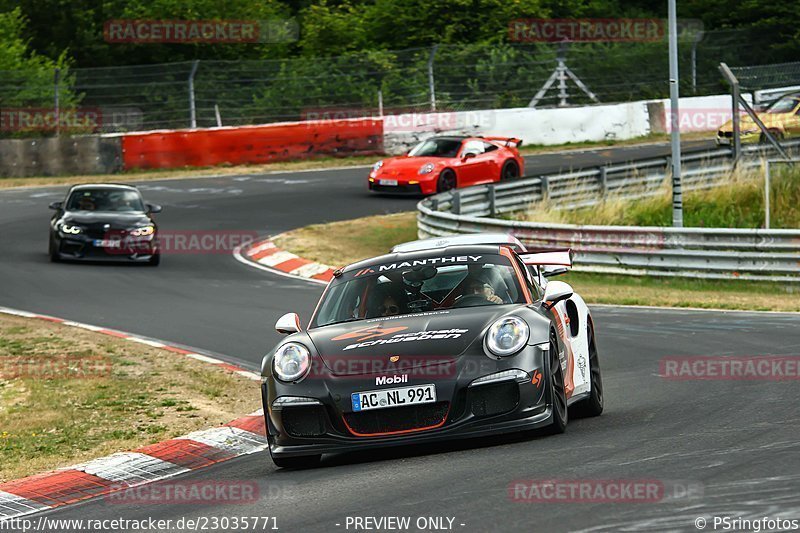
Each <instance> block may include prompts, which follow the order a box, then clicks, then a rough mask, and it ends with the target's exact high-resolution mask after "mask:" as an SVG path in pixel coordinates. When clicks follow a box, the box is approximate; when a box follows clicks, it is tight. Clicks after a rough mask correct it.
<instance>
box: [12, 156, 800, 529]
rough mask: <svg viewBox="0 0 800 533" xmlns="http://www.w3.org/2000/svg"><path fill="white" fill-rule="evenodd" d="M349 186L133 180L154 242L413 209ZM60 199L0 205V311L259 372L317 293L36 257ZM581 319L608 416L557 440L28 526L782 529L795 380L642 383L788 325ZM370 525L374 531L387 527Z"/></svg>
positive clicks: (305, 178) (353, 465)
mask: <svg viewBox="0 0 800 533" xmlns="http://www.w3.org/2000/svg"><path fill="white" fill-rule="evenodd" d="M694 144H695V145H696V146H700V147H703V148H707V147H708V146H707V144H701V143H694ZM668 151H669V147H668V146H667V145H647V146H631V147H621V148H609V149H602V150H592V151H580V152H571V153H568V154H542V155H536V156H528V157H527V158H526V164H527V169H526V170H527V173H528V174H535V173H546V172H555V171H557V170H559V169H567V168H570V167H573V168H576V167H580V166H588V165H595V164H602V163H612V162H624V161H627V160H630V159H634V158H644V157H656V156H662V155H665V154H666V153H668ZM366 173H367V169H366V168H340V169H335V170H319V171H307V172H294V173H269V174H260V175H241V176H226V177H210V178H194V179H181V180H176V179H172V180H163V181H145V182H140V183H138V186H139V187H140V189H141V190H142V193H143V195H144V196H145V199H146V200H147V201H150V202H153V203H158V204H161V205H163V207H164V211H163V213H161V214H159V215H158V221H159V225H160V228H161V230H162V231H175V232H210V231H213V232H232V233H235V232H239V233H249V234H257V235H259V236H268V235H274V234H278V233H281V232H284V231H287V230H290V229H294V228H297V227H300V226H305V225H308V224H314V223H322V222H330V221H336V220H345V219H350V218H356V217H361V216H367V215H374V214H381V213H392V212H400V211H411V210H413V209H414V208H415V205H416V202H417V199H413V198H389V197H380V196H372V195H370V194H369V193H368V192H367V190H366V184H365V181H366V177H365V176H366ZM120 181H124V176H121V177H120ZM65 190H66V187H64V186H56V187H32V188H25V189H9V190H4V191H1V192H0V250H2V255H3V260H2V261H0V306H7V307H11V308H15V309H22V310H25V311H30V312H34V313H41V314H47V315H54V316H59V317H62V318H65V319H69V320H75V321H81V322H85V323H89V324H94V325H98V326H102V327H107V328H112V329H118V330H122V331H127V332H131V333H134V334H138V335H143V336H148V337H152V338H156V339H163V340H165V341H168V342H171V343H176V344H179V345H184V346H187V347H194V348H197V349H201V350H203V351H205V352H212V353H215V354H218V356H219V357H220V358H222V359H225V360H226V361H229V362H232V363H235V364H237V365H240V366H242V367H245V368H248V369H251V370H258V367H259V365H260V361H261V358H262V356H263V354H264V353H266V352H267V351H268V350H269V349H270V348H271V347H272V346H273V345H274V344H275V343H276V342H277V341H278V340H279V338H280V337H279V335H278V334H277V333H276V332H275V331H274V329H273V325H274V323H275V320H276V319H277V318H278V317H279V316H280V315H282V314H283V313H285V312H288V311H295V312H297V313H299V314H300V316H301V318H302V319H303V320H307V319H308V317H309V316H310V314H311V312H312V310H313V307H314V305H315V304H316V301H317V299H318V298H319V296H320V294H321V292H322V289H323V287H322V286H321V285H318V284H312V283H308V282H305V281H301V280H295V279H290V278H286V277H283V276H279V275H275V274H271V273H269V272H264V271H261V270H257V269H254V268H250V267H248V266H247V265H244V264H242V263H240V262H238V261H236V260H235V258H234V257H233V256H232V255H231V254H230V253H228V252H224V253H200V254H192V253H185V254H180V253H178V254H169V255H165V256H164V257H163V261H162V264H161V266H159V267H158V268H149V267H142V266H138V265H131V266H128V265H121V266H120V265H94V264H68V263H63V264H53V263H50V262H49V260H48V257H47V254H46V251H47V230H48V218H49V215H50V212H49V211H48V210H47V205H48V203H50V202H52V201H56V200H60V199H62V198H63V194H64V191H65ZM590 307H591V308H592V312H593V316H594V318H595V323H596V330H597V340H598V344H599V353H600V358H601V359H600V361H601V366H602V368H603V379H604V384H605V402H606V410H605V412H604V414H603V415H602V416H601V417H599V418H594V419H584V420H573V421H571V422H570V426H569V428H568V430H567V432H566V433H565V434H563V435H558V436H553V437H542V436H531V435H523V436H520V437H502V438H500V437H497V438H494V439H482V440H480V441H468V442H454V443H448V444H446V445H436V446H420V447H404V448H402V449H389V450H382V451H376V452H373V453H359V454H343V455H335V456H329V457H325V458H324V460H323V463H322V466H321V467H319V468H316V469H312V470H300V471H290V470H278V469H276V468H275V467H274V465H273V464H272V462H271V460H270V458H269V456H268V454H267V453H266V452H264V453H258V454H254V455H249V456H245V457H241V458H238V459H234V460H231V461H229V462H226V463H223V464H219V465H216V466H212V467H209V468H206V469H203V470H199V471H197V472H193V473H189V474H186V475H184V476H183V477H181V478H179V479H184V480H187V481H208V480H214V481H226V482H227V481H230V482H236V481H247V482H251V483H252V482H256V483H257V484H258V486H259V489H260V490H259V491H258V494H259V496H258V498H257V500H256V501H255V502H249V503H246V504H244V503H236V502H233V503H231V502H225V501H219V502H204V504H203V505H190V504H186V505H167V504H163V503H162V504H153V505H147V504H143V503H141V502H139V503H135V504H128V503H119V502H114V501H111V500H109V499H107V498H96V499H93V500H89V501H86V502H83V503H80V504H76V505H73V506H68V507H64V508H59V509H56V510H53V511H48V512H46V513H44V515H46V516H47V517H48V518H49V519H72V518H74V519H109V518H122V519H130V520H142V519H146V518H154V519H169V520H172V521H173V522H172V523H173V524H177V523H178V522H177V521H178V520H179V519H181V518H184V519H185V518H199V517H207V518H222V517H244V516H249V517H272V518H274V521H270V522H269V528H271V527H272V526H273V524H274V525H276V526H277V527H278V528H279V529H280V530H282V531H289V532H295V531H297V532H310V531H337V530H341V531H356V530H358V531H364V530H365V529H364V528H360V529H355V528H354V524H355V522H354V521H353V518H354V517H361V518H364V517H375V518H380V517H410V518H411V524H412V525H413V526H414V527H412V528H411V530H412V531H415V530H416V529H415V527H416V526H417V524H418V523H417V519H418V518H420V517H425V518H427V517H431V518H439V519H441V520H440V521H439V522H434V521H433V520H431V521H428V522H425V524H426V525H427V527H428V529H427V530H430V529H432V528H433V526H432V525H431V524H439V525H441V527H447V528H449V529H450V530H456V531H575V530H593V531H624V530H653V531H663V530H685V531H697V530H698V529H697V526H696V519H697V518H698V517H703V518H704V519H706V520H708V522H707V523H708V525H707V527H706V529H707V530H713V522H712V521H713V518H714V517H715V516H716V517H727V518H729V519H734V518H749V519H757V518H758V519H760V518H762V517H768V518H778V517H783V518H800V502H798V500H797V493H798V487H800V441H798V439H797V437H796V434H797V427H798V424H799V423H800V415H799V414H798V411H797V409H796V407H795V406H796V405H797V398H798V381H797V380H785V381H763V380H712V381H698V380H671V379H664V378H663V377H661V376H660V375H659V372H660V365H661V364H662V360H663V358H665V357H700V356H762V355H784V356H785V355H794V356H796V355H797V354H798V353H800V315H792V314H778V313H746V312H713V311H690V310H671V309H670V310H666V309H664V310H659V309H649V308H647V309H645V308H624V307H606V306H596V307H592V306H590ZM258 394H259V391H258V388H257V386H256V385H255V384H254V386H253V395H254V396H257V395H258ZM243 414H244V413H243ZM525 480H622V481H624V480H628V481H639V482H652V483H655V484H656V485H657V486H659V487H663V488H662V489H659V490H661V491H662V492H661V493H659V497H658V498H655V499H653V498H651V499H650V500H648V501H630V502H624V503H619V502H617V503H609V502H603V501H594V502H575V501H567V500H565V499H559V500H557V501H531V500H530V498H528V499H526V498H525V497H524V496H522V495H521V494H520V493H518V492H516V491H515V490H514V487H515V486H516V485H515V483H518V482H519V481H525ZM682 489H686V490H682ZM348 517H349V518H348ZM33 519H34V520H36V515H33ZM361 524H362V525H364V524H365V522H361ZM371 524H372V525H376V523H371ZM228 529H229V530H233V529H231V528H228ZM174 530H175V531H178V530H179V529H177V526H175V528H174ZM250 530H252V528H251V529H250ZM259 530H261V529H259ZM381 530H390V529H389V528H388V527H387V523H385V522H384V526H383V527H382V528H381ZM717 530H720V529H719V528H718V529H717Z"/></svg>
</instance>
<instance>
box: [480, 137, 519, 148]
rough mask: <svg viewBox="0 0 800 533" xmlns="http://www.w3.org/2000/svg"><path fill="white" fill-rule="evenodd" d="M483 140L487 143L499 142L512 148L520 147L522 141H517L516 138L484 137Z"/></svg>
mask: <svg viewBox="0 0 800 533" xmlns="http://www.w3.org/2000/svg"><path fill="white" fill-rule="evenodd" d="M484 139H486V140H489V141H499V142H504V143H506V146H512V145H513V147H514V148H519V147H520V146H522V139H518V138H517V137H484Z"/></svg>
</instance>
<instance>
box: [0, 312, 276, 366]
mask: <svg viewBox="0 0 800 533" xmlns="http://www.w3.org/2000/svg"><path fill="white" fill-rule="evenodd" d="M0 313H2V314H6V315H14V316H21V317H25V318H36V319H39V320H46V321H48V322H55V323H56V324H62V325H64V326H70V327H75V328H81V329H86V330H89V331H94V332H95V333H102V334H103V335H110V336H112V337H116V338H118V339H123V340H126V341H131V342H138V343H139V344H146V345H147V346H151V347H153V348H160V349H162V350H167V351H169V352H172V353H177V354H179V355H184V356H186V357H191V358H192V359H196V360H198V361H202V362H204V363H208V364H212V365H215V366H218V367H220V368H224V369H225V370H229V371H231V372H233V373H234V374H239V375H240V376H243V377H245V378H247V379H252V380H253V381H260V380H261V376H259V375H258V374H257V373H256V372H251V371H249V370H245V369H244V368H242V367H240V366H236V365H233V364H231V363H227V362H225V361H223V360H222V359H218V358H216V357H213V356H211V355H209V354H203V353H199V351H192V350H186V349H184V348H181V347H179V346H175V345H172V344H168V343H166V342H164V341H158V340H154V339H148V338H146V337H142V336H140V335H134V334H133V333H127V332H124V331H118V330H115V329H108V328H102V327H99V326H93V325H91V324H84V323H82V322H74V321H72V320H64V319H63V318H58V317H54V316H48V315H39V314H36V313H29V312H28V311H20V310H18V309H11V308H9V307H0Z"/></svg>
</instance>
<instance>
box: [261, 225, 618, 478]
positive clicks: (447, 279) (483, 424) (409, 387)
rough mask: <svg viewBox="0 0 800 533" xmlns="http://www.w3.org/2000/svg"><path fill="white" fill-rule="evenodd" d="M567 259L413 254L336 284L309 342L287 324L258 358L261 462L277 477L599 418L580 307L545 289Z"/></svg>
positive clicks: (507, 241)
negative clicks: (345, 457) (381, 451)
mask: <svg viewBox="0 0 800 533" xmlns="http://www.w3.org/2000/svg"><path fill="white" fill-rule="evenodd" d="M569 266H571V258H570V252H569V251H568V250H565V251H554V252H546V253H528V252H527V251H526V250H525V248H524V246H523V245H522V244H521V243H520V242H519V241H517V240H516V239H515V238H513V237H509V236H506V235H499V234H498V235H494V234H479V235H470V236H456V237H449V238H444V239H429V240H422V241H415V242H411V243H407V244H404V245H399V246H397V247H395V248H394V249H393V251H392V253H390V254H388V255H383V256H380V257H376V258H373V259H369V260H366V261H361V262H359V263H355V264H352V265H350V266H348V267H346V268H343V269H341V270H339V271H337V272H336V274H335V276H334V278H333V279H332V280H331V282H330V283H329V284H328V286H327V288H326V289H325V292H324V293H323V295H322V297H321V299H320V301H319V303H318V305H317V308H316V310H315V311H314V313H313V316H312V317H311V321H310V324H309V326H308V328H307V329H305V330H303V329H302V328H301V325H300V319H299V318H298V316H297V315H296V314H294V313H289V314H286V315H284V316H282V317H281V318H280V319H279V320H278V322H277V324H276V329H277V330H278V331H279V332H280V333H284V334H288V337H286V338H285V340H284V341H283V342H281V343H279V344H278V346H277V347H276V348H275V349H274V350H273V351H272V352H270V353H269V354H267V355H266V356H265V357H264V360H263V362H262V368H261V375H262V388H261V391H262V399H263V405H264V416H265V419H266V426H267V434H268V440H269V451H270V454H271V456H272V459H273V461H274V462H275V464H276V465H277V466H279V467H288V468H301V467H309V466H313V465H315V464H316V463H317V462H318V461H319V460H320V457H321V455H322V454H325V453H338V452H348V451H354V450H363V449H367V448H374V447H383V446H398V445H405V444H410V443H421V442H430V441H438V440H446V439H461V438H469V437H480V436H487V435H494V434H500V433H507V432H517V431H523V430H529V429H534V428H546V430H547V431H550V432H554V433H560V432H563V431H564V430H565V429H566V426H567V419H568V416H569V412H570V411H572V414H573V415H576V414H578V415H581V416H596V415H599V414H600V413H601V412H602V411H603V393H602V380H601V376H600V366H599V362H598V354H597V346H596V344H595V336H594V324H593V322H592V317H591V315H590V313H589V310H588V308H587V307H586V304H585V303H584V301H583V299H581V297H580V296H578V295H577V294H575V293H574V292H573V290H572V288H571V287H570V286H569V285H568V284H566V283H563V282H559V281H548V279H547V278H548V276H552V275H556V274H558V273H562V272H565V271H566V270H567V267H569Z"/></svg>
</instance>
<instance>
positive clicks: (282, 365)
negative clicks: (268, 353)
mask: <svg viewBox="0 0 800 533" xmlns="http://www.w3.org/2000/svg"><path fill="white" fill-rule="evenodd" d="M272 369H273V370H274V371H275V375H276V376H277V378H278V379H280V380H281V381H289V382H291V381H300V380H301V379H303V378H304V377H305V376H306V374H308V371H309V370H310V369H311V354H310V353H309V351H308V348H306V347H305V346H303V345H302V344H300V343H297V342H287V343H286V344H284V345H283V346H281V347H280V348H278V350H277V351H276V352H275V356H274V357H273V358H272Z"/></svg>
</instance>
